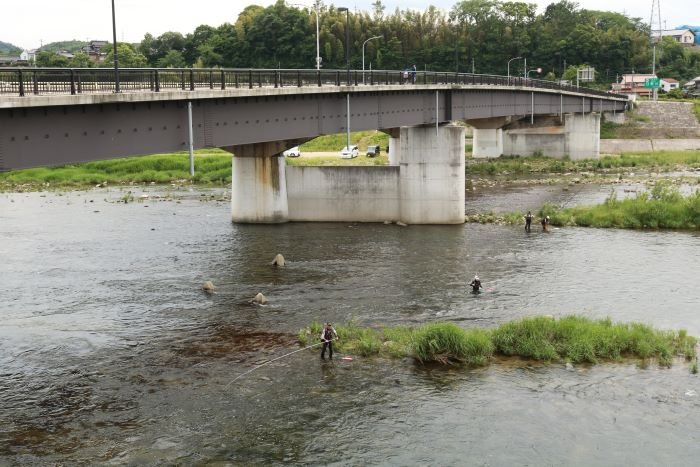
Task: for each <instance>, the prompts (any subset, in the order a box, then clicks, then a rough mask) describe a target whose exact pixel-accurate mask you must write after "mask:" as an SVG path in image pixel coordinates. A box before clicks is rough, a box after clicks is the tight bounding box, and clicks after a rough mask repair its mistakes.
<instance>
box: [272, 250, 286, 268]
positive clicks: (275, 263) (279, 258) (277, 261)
mask: <svg viewBox="0 0 700 467" xmlns="http://www.w3.org/2000/svg"><path fill="white" fill-rule="evenodd" d="M272 265H273V266H280V267H282V266H284V256H282V255H281V254H279V253H277V255H276V256H275V259H273V260H272Z"/></svg>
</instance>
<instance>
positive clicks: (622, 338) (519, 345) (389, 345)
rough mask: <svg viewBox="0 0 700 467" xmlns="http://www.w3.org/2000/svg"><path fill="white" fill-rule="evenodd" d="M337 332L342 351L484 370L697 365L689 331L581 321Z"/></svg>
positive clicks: (305, 337) (313, 334) (313, 339)
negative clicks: (499, 360) (521, 363)
mask: <svg viewBox="0 0 700 467" xmlns="http://www.w3.org/2000/svg"><path fill="white" fill-rule="evenodd" d="M321 328H322V326H321V324H320V323H311V325H310V326H308V327H307V328H304V329H302V330H300V331H299V342H300V343H301V344H302V345H304V346H307V345H311V344H314V343H317V342H318V336H319V335H320V333H321ZM336 330H337V331H338V335H339V337H340V339H339V340H338V342H337V343H336V344H335V345H336V347H337V349H338V351H339V352H342V353H353V354H358V355H362V356H373V355H384V356H388V357H413V358H414V359H416V361H418V362H421V363H431V362H437V363H442V364H446V363H454V362H460V363H464V364H466V365H469V366H482V365H486V364H488V363H489V361H491V360H492V357H493V356H494V355H503V356H519V357H523V358H529V359H533V360H538V361H544V362H572V363H598V362H601V361H620V360H622V359H624V358H638V359H642V360H645V361H648V360H655V361H657V362H658V364H659V365H661V366H666V367H668V366H671V364H672V363H673V357H674V356H676V355H682V356H684V358H685V359H686V361H688V362H697V355H696V351H695V345H696V344H697V339H696V338H695V337H691V336H688V334H687V332H686V331H685V330H679V331H664V330H658V329H654V328H652V327H651V326H649V325H646V324H642V323H613V322H612V321H611V320H610V319H603V320H592V319H589V318H584V317H581V316H565V317H563V318H560V319H553V318H551V317H534V318H525V319H521V320H517V321H511V322H508V323H505V324H503V325H501V326H499V327H498V328H496V329H493V330H483V329H472V330H465V329H462V328H460V327H459V326H457V325H455V324H453V323H432V324H426V325H424V326H420V327H416V328H409V327H398V328H384V329H372V328H362V327H360V326H358V324H357V323H355V322H351V323H348V324H346V325H339V326H337V327H336ZM691 369H692V366H691Z"/></svg>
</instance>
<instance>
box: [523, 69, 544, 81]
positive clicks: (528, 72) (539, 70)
mask: <svg viewBox="0 0 700 467" xmlns="http://www.w3.org/2000/svg"><path fill="white" fill-rule="evenodd" d="M531 71H536V72H537V74H540V73H542V68H530V69H529V70H527V73H526V74H525V78H526V79H530V72H531Z"/></svg>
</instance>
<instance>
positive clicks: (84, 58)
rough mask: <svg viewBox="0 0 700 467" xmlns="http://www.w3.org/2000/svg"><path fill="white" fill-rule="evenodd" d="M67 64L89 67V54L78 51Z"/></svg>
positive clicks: (76, 66)
mask: <svg viewBox="0 0 700 467" xmlns="http://www.w3.org/2000/svg"><path fill="white" fill-rule="evenodd" d="M68 66H69V67H71V68H90V67H92V66H93V63H92V60H90V56H88V54H86V53H85V52H78V53H76V54H75V55H73V58H71V59H70V61H69V63H68Z"/></svg>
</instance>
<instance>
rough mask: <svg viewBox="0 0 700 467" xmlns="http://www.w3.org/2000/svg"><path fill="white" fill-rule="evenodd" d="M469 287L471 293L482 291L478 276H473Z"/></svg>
mask: <svg viewBox="0 0 700 467" xmlns="http://www.w3.org/2000/svg"><path fill="white" fill-rule="evenodd" d="M469 286H470V287H471V288H472V293H481V291H480V290H479V289H482V288H483V286H482V285H481V281H480V280H479V276H478V274H474V279H472V281H471V282H470V283H469Z"/></svg>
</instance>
